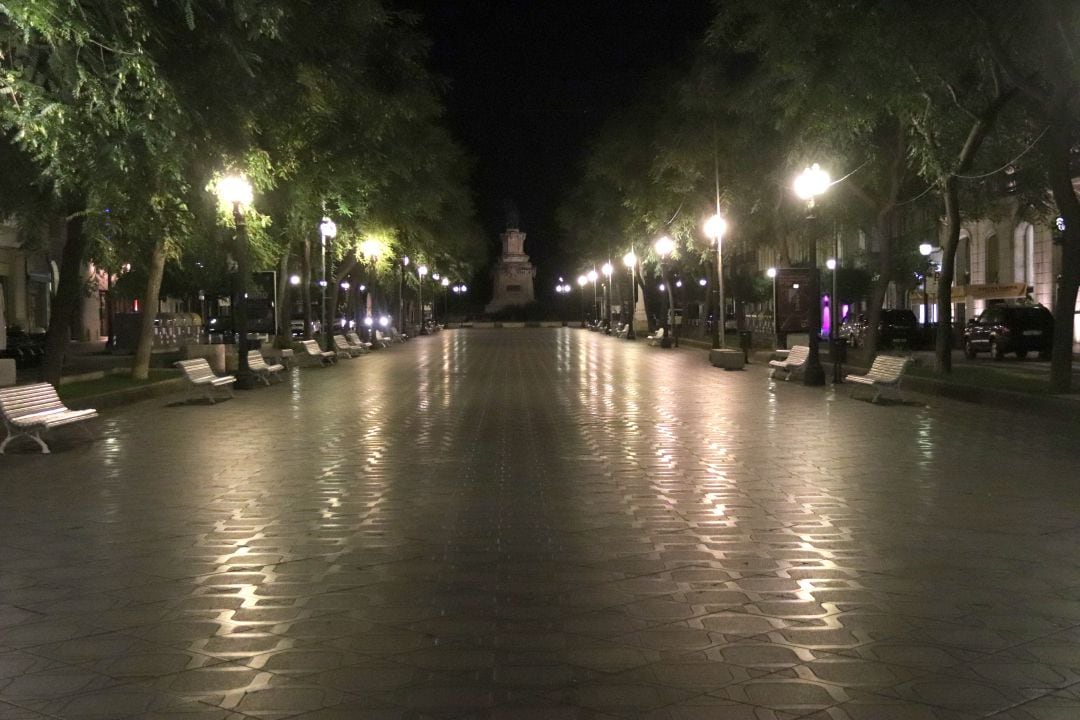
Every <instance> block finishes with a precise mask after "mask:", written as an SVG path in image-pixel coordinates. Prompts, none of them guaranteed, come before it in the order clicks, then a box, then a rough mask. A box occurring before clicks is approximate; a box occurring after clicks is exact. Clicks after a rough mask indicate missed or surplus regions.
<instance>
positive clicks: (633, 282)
mask: <svg viewBox="0 0 1080 720" xmlns="http://www.w3.org/2000/svg"><path fill="white" fill-rule="evenodd" d="M622 261H623V265H625V266H626V269H627V270H629V271H630V311H629V312H628V313H627V316H626V339H627V340H636V339H637V335H636V334H635V333H634V313H636V312H637V278H636V276H635V275H634V272H635V268H637V255H635V254H634V251H633V250H631V251H630V252H628V253H626V254H625V255H623V258H622Z"/></svg>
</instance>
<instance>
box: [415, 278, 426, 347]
mask: <svg viewBox="0 0 1080 720" xmlns="http://www.w3.org/2000/svg"><path fill="white" fill-rule="evenodd" d="M416 275H417V277H419V278H420V281H419V282H418V283H416V288H417V289H416V297H417V302H418V303H419V304H420V334H421V335H427V334H428V332H427V323H426V322H424V276H426V275H427V265H421V266H420V267H418V268H416Z"/></svg>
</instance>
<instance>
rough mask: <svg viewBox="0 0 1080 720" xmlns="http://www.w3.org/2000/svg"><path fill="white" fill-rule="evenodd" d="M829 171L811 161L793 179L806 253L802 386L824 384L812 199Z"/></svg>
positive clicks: (820, 190)
mask: <svg viewBox="0 0 1080 720" xmlns="http://www.w3.org/2000/svg"><path fill="white" fill-rule="evenodd" d="M831 182H832V179H831V178H830V177H829V173H827V172H825V171H824V170H822V169H821V167H820V166H819V165H818V164H817V163H814V164H813V165H811V166H810V167H808V168H806V169H805V170H803V171H802V172H801V173H800V174H799V176H798V177H797V178H795V185H794V189H795V195H796V196H798V197H799V199H801V200H804V201H805V202H806V220H807V224H808V226H809V228H808V229H809V235H810V238H809V240H810V242H809V246H810V247H809V252H810V302H811V304H812V307H811V310H810V328H809V330H810V354H809V355H808V356H807V358H806V368H805V369H804V371H803V385H824V384H825V371H824V370H823V369H822V367H821V348H820V345H821V342H820V336H821V287H820V286H821V283H820V281H819V279H818V267H817V232H816V231H817V228H815V227H814V200H815V199H816V198H817V197H819V196H820V195H822V194H824V192H825V191H826V190H828V189H829V184H830V183H831Z"/></svg>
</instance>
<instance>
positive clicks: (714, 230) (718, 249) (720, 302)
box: [705, 208, 727, 350]
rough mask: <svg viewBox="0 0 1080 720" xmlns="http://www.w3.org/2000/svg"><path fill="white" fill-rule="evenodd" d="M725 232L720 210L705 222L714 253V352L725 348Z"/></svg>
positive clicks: (725, 225)
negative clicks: (723, 245)
mask: <svg viewBox="0 0 1080 720" xmlns="http://www.w3.org/2000/svg"><path fill="white" fill-rule="evenodd" d="M726 231H727V221H726V220H724V218H723V216H722V215H720V210H719V208H717V212H716V214H715V215H713V216H712V217H711V218H709V219H708V220H707V221H706V222H705V237H707V238H709V239H710V240H712V241H713V252H714V253H716V285H715V286H714V287H713V293H712V294H713V307H714V308H716V317H715V318H714V319H713V327H712V346H713V349H714V350H717V349H719V348H722V347H725V346H726V345H727V338H726V337H725V336H724V330H725V327H724V326H725V325H727V322H726V320H727V317H726V315H727V313H726V312H725V308H724V253H723V248H722V244H723V242H724V233H725V232H726Z"/></svg>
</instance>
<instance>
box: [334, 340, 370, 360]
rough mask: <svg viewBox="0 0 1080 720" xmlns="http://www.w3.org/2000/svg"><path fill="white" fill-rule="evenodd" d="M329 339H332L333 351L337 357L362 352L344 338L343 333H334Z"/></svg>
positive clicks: (352, 355) (346, 356) (350, 355)
mask: <svg viewBox="0 0 1080 720" xmlns="http://www.w3.org/2000/svg"><path fill="white" fill-rule="evenodd" d="M331 339H332V340H333V341H334V351H335V352H336V353H337V356H338V357H343V358H352V357H356V356H357V355H360V354H361V353H362V352H363V351H362V350H361V349H360V348H358V347H355V346H353V345H352V344H351V343H350V342H349V341H348V340H346V339H345V336H344V335H334V336H333V337H332V338H331Z"/></svg>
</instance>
